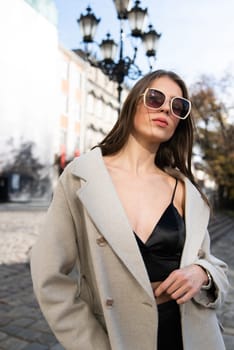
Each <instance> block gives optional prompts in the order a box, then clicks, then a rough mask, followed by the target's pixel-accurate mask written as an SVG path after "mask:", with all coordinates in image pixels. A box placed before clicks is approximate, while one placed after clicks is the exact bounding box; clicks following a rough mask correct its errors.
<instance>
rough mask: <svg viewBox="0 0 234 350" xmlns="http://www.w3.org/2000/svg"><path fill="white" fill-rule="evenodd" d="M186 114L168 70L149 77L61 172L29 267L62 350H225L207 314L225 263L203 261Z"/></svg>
mask: <svg viewBox="0 0 234 350" xmlns="http://www.w3.org/2000/svg"><path fill="white" fill-rule="evenodd" d="M190 109H191V103H190V101H189V100H188V93H187V89H186V86H185V84H184V82H183V81H182V80H181V79H180V78H179V77H178V76H177V75H176V74H175V73H173V72H167V71H163V70H159V71H155V72H153V73H150V74H148V75H146V76H145V77H143V78H142V79H141V80H140V81H138V82H137V83H136V85H135V86H134V87H133V88H132V90H131V91H130V93H129V95H128V97H127V99H126V101H125V103H124V105H123V108H122V112H121V115H120V117H119V119H118V121H117V123H116V124H115V126H114V127H113V129H112V130H111V131H110V133H109V134H108V135H107V136H106V138H105V139H104V140H103V141H102V142H101V143H100V144H99V145H98V147H95V148H94V149H93V150H91V151H90V152H88V153H87V154H86V155H82V156H81V157H80V158H78V159H76V160H74V161H73V162H72V163H71V164H70V165H69V166H68V167H67V168H66V169H65V171H64V173H63V174H62V176H61V178H60V181H59V184H58V186H57V190H56V192H55V194H54V198H53V201H52V203H51V206H50V208H49V211H48V214H47V218H46V222H45V226H44V232H43V233H42V234H41V236H40V238H39V239H38V241H37V243H36V245H35V246H34V247H33V250H32V258H31V267H32V278H33V283H34V290H35V293H36V296H37V298H38V301H39V304H40V306H41V309H42V311H43V313H44V315H45V317H46V319H47V321H48V323H49V325H50V326H51V329H52V330H53V332H54V333H55V335H56V336H57V338H58V339H59V341H60V342H61V343H62V344H63V346H64V347H65V349H67V350H77V349H85V350H94V349H95V350H107V349H108V350H110V349H112V350H133V349H134V350H143V349H146V350H155V349H157V350H169V349H173V350H175V349H176V350H182V349H183V350H203V349H204V350H222V349H225V347H224V343H223V339H222V336H221V333H220V329H219V325H218V322H217V318H216V314H215V309H216V308H217V307H219V306H220V305H221V304H222V302H223V300H224V297H225V294H226V292H227V288H228V281H227V278H226V275H225V273H226V265H225V264H224V263H223V262H222V261H220V260H218V259H216V258H215V257H213V256H212V255H211V254H210V248H209V235H208V232H207V224H208V220H209V207H208V203H207V200H206V198H205V197H204V195H203V194H202V193H201V192H200V190H199V189H198V187H197V185H196V183H195V181H194V178H193V175H192V172H191V154H192V143H193V124H192V118H191V115H190ZM75 267H76V271H77V274H74V273H72V272H73V271H74V269H75Z"/></svg>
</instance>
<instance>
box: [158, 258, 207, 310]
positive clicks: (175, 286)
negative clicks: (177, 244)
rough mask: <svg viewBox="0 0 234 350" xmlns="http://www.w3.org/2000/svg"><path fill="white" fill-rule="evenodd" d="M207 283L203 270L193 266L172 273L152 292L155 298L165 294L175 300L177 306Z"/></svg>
mask: <svg viewBox="0 0 234 350" xmlns="http://www.w3.org/2000/svg"><path fill="white" fill-rule="evenodd" d="M207 283H208V276H207V274H206V272H205V270H204V269H203V268H202V267H201V266H199V265H195V264H193V265H189V266H186V267H183V268H181V269H178V270H175V271H173V272H172V273H171V274H170V275H169V276H168V277H167V278H166V279H165V280H164V281H163V282H162V283H161V284H160V286H159V287H157V288H156V289H155V290H154V294H155V296H156V298H157V297H158V296H160V295H161V294H163V293H166V294H168V295H169V296H170V297H171V298H172V299H174V300H176V302H177V304H184V303H186V302H187V301H188V300H190V299H191V298H192V297H194V295H195V294H197V293H198V292H199V291H200V289H201V287H202V285H205V284H207Z"/></svg>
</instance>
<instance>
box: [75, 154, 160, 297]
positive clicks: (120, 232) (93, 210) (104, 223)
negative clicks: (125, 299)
mask: <svg viewBox="0 0 234 350" xmlns="http://www.w3.org/2000/svg"><path fill="white" fill-rule="evenodd" d="M73 174H74V175H76V176H79V177H80V178H82V179H83V180H84V184H83V186H82V187H81V188H80V189H79V190H78V191H77V195H78V197H79V198H80V200H81V201H82V203H83V205H84V206H85V208H86V209H87V211H88V213H89V215H90V217H91V218H92V220H93V221H94V223H95V225H96V227H97V228H98V230H99V231H100V232H101V234H102V235H103V236H104V237H105V239H106V240H107V241H108V243H109V245H110V246H111V247H112V249H113V250H114V251H115V253H116V254H117V255H118V256H119V258H120V259H121V260H122V261H123V263H124V264H125V265H126V267H127V268H128V270H129V271H130V272H131V273H132V275H133V276H134V277H135V279H136V280H137V281H138V282H139V283H140V285H141V286H142V287H143V288H144V289H145V290H146V292H147V293H148V294H149V295H150V297H152V298H154V296H153V293H152V288H151V285H150V282H149V279H148V276H147V272H146V269H145V266H144V263H143V260H142V258H141V255H140V251H139V249H138V246H137V243H136V240H135V237H134V235H133V231H132V228H131V226H130V224H129V221H128V218H127V216H126V213H125V211H124V209H123V207H122V204H121V202H120V200H119V197H118V195H117V192H116V191H115V188H114V185H113V183H112V180H111V177H110V175H109V173H108V171H107V169H106V167H105V164H104V162H103V159H102V155H101V150H100V148H95V149H94V150H92V151H91V152H89V153H87V154H86V155H84V156H81V157H80V158H79V159H78V160H77V162H76V165H75V168H74V170H73Z"/></svg>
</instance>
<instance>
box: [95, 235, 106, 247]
mask: <svg viewBox="0 0 234 350" xmlns="http://www.w3.org/2000/svg"><path fill="white" fill-rule="evenodd" d="M96 242H97V244H98V245H99V246H100V247H105V246H106V245H107V241H106V240H105V238H104V237H103V236H101V237H99V238H97V239H96Z"/></svg>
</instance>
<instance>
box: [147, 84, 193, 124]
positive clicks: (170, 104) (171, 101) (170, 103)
mask: <svg viewBox="0 0 234 350" xmlns="http://www.w3.org/2000/svg"><path fill="white" fill-rule="evenodd" d="M149 90H156V91H158V92H160V93H161V94H163V95H164V96H165V101H164V102H163V104H162V105H161V106H160V107H158V108H153V107H149V106H147V104H146V94H147V92H148V91H149ZM141 96H143V103H144V106H145V107H146V108H148V109H152V110H153V111H158V110H159V109H160V108H162V107H163V106H164V105H165V103H166V102H167V98H166V95H165V94H164V92H162V91H160V90H158V89H154V88H147V89H146V90H145V92H144V93H143V94H142V95H141ZM176 98H180V99H182V100H184V101H187V102H188V104H189V110H188V113H187V114H186V116H185V117H179V116H178V115H177V114H175V113H174V112H173V108H172V103H173V101H174V100H175V99H176ZM169 106H170V112H171V114H172V115H173V116H174V117H176V118H178V119H182V120H185V119H186V118H188V116H189V114H190V112H191V108H192V104H191V101H189V100H188V99H187V98H184V97H180V96H174V97H172V98H171V99H170V100H169Z"/></svg>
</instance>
